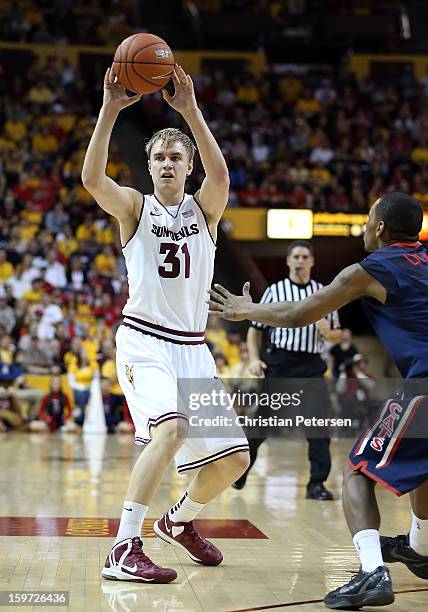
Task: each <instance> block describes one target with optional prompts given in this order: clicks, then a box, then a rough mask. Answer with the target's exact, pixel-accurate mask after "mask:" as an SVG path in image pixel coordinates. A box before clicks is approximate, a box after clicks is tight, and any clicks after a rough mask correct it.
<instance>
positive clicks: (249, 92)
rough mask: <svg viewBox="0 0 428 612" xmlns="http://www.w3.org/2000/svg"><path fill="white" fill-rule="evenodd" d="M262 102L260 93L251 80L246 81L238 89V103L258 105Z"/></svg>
mask: <svg viewBox="0 0 428 612" xmlns="http://www.w3.org/2000/svg"><path fill="white" fill-rule="evenodd" d="M259 100H260V91H259V89H258V88H257V87H256V85H255V83H254V82H253V81H251V80H248V81H245V82H244V83H242V84H241V85H240V86H239V87H238V91H237V92H236V101H237V102H244V104H257V102H259Z"/></svg>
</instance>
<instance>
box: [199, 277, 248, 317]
mask: <svg viewBox="0 0 428 612" xmlns="http://www.w3.org/2000/svg"><path fill="white" fill-rule="evenodd" d="M208 293H209V295H210V300H209V302H208V304H209V312H210V314H215V315H218V316H220V317H222V318H223V319H228V320H229V321H244V319H246V318H247V311H248V307H249V306H251V304H252V303H253V300H252V299H251V296H250V283H248V282H246V283H244V286H243V288H242V295H234V294H233V293H230V291H228V290H227V289H225V288H224V287H222V286H221V285H214V289H210V290H209V291H208Z"/></svg>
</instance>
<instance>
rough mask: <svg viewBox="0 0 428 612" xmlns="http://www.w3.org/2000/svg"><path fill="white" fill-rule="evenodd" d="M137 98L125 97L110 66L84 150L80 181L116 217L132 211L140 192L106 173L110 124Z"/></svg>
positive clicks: (137, 98) (124, 217)
mask: <svg viewBox="0 0 428 612" xmlns="http://www.w3.org/2000/svg"><path fill="white" fill-rule="evenodd" d="M140 98H141V95H140V94H137V95H135V96H132V97H128V96H127V95H126V93H125V88H124V87H123V85H121V84H120V83H119V82H117V80H116V77H115V75H114V73H113V70H112V69H111V68H108V69H107V71H106V74H105V77H104V100H103V105H102V107H101V111H100V114H99V117H98V121H97V124H96V126H95V130H94V133H93V134H92V138H91V140H90V142H89V146H88V150H87V151H86V156H85V161H84V164H83V170H82V183H83V185H84V187H85V189H87V190H88V191H89V193H90V194H91V195H92V196H93V197H94V198H95V200H96V201H97V203H98V204H99V205H100V206H101V208H103V209H104V210H105V211H106V212H108V213H109V214H111V215H113V216H114V217H116V218H117V219H119V220H120V219H126V218H129V217H132V216H133V215H134V214H137V213H136V208H137V207H138V206H139V203H141V194H140V193H139V192H138V191H136V190H135V189H132V188H131V187H120V186H119V185H118V184H117V183H116V182H115V181H113V180H112V179H111V178H110V177H108V176H107V175H106V166H107V158H108V147H109V143H110V137H111V133H112V130H113V126H114V124H115V122H116V119H117V117H118V115H119V113H120V111H121V110H122V109H124V108H126V107H127V106H130V105H131V104H134V103H135V102H137V101H138V100H139V99H140Z"/></svg>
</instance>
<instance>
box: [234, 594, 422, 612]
mask: <svg viewBox="0 0 428 612" xmlns="http://www.w3.org/2000/svg"><path fill="white" fill-rule="evenodd" d="M424 591H428V588H424V589H405V590H403V591H394V595H402V594H403V593H404V594H405V593H423V592H424ZM323 602H324V599H308V600H306V601H291V602H289V603H280V604H273V605H270V606H258V607H256V608H240V609H239V610H229V611H228V612H257V611H258V610H274V609H278V608H291V607H292V606H304V605H308V604H315V603H323Z"/></svg>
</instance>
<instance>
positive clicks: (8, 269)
mask: <svg viewBox="0 0 428 612" xmlns="http://www.w3.org/2000/svg"><path fill="white" fill-rule="evenodd" d="M14 272H15V269H14V267H13V265H12V264H11V263H10V261H8V260H7V254H6V251H5V250H4V249H0V280H1V282H2V283H3V284H4V283H5V282H6V281H7V279H8V278H10V277H11V276H13V274H14Z"/></svg>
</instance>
